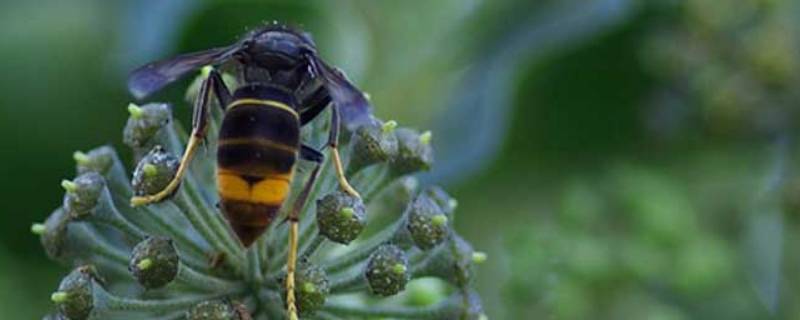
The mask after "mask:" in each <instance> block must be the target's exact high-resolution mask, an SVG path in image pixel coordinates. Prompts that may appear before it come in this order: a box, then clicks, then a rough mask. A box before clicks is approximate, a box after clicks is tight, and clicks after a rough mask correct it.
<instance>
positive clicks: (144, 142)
mask: <svg viewBox="0 0 800 320" xmlns="http://www.w3.org/2000/svg"><path fill="white" fill-rule="evenodd" d="M131 110H134V111H131ZM128 111H131V116H130V118H128V123H126V124H125V129H124V131H123V137H122V141H123V142H124V143H125V144H126V145H128V146H130V147H131V148H134V149H135V150H136V149H141V148H144V147H146V146H148V145H149V143H150V142H151V140H152V139H153V137H154V136H155V135H156V134H157V133H158V131H159V130H161V128H163V127H164V126H166V125H167V124H168V123H169V121H170V119H171V118H172V113H171V112H170V107H169V105H167V104H163V103H151V104H146V105H144V106H141V107H136V108H130V107H129V108H128Z"/></svg>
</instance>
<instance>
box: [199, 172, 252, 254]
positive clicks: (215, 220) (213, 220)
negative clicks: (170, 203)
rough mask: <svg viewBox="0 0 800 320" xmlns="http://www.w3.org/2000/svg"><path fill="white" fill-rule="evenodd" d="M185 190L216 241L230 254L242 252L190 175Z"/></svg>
mask: <svg viewBox="0 0 800 320" xmlns="http://www.w3.org/2000/svg"><path fill="white" fill-rule="evenodd" d="M186 189H187V191H188V193H189V196H190V197H191V198H192V200H194V201H195V203H197V204H200V209H201V210H200V212H199V213H200V214H201V215H202V216H203V218H204V220H205V221H208V222H209V226H210V228H211V232H213V233H214V235H215V236H216V237H217V238H218V239H221V240H222V241H223V243H224V244H225V246H227V247H228V249H229V250H231V252H233V253H240V251H242V250H241V246H240V245H239V243H238V241H237V240H236V239H234V238H233V236H232V234H233V233H232V232H231V231H229V230H228V227H227V226H226V224H225V222H224V221H222V219H221V217H220V216H219V215H218V214H217V213H216V212H214V211H212V210H211V209H210V208H211V207H212V206H211V205H210V204H209V203H208V202H207V201H206V200H205V198H204V197H203V195H202V194H200V191H199V189H198V185H197V182H196V180H195V178H194V177H192V176H191V175H189V176H188V177H187V183H186ZM239 257H241V255H239Z"/></svg>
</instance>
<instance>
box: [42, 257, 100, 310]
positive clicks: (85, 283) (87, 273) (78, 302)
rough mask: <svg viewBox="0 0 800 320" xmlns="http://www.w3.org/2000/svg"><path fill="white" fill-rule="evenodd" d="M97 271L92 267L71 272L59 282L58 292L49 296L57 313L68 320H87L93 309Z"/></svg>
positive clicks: (84, 267) (79, 268) (83, 267)
mask: <svg viewBox="0 0 800 320" xmlns="http://www.w3.org/2000/svg"><path fill="white" fill-rule="evenodd" d="M97 279H98V277H97V271H96V270H95V269H94V267H92V266H82V267H78V268H76V269H75V270H73V271H72V272H71V273H70V274H68V275H67V276H66V277H64V279H63V280H61V284H59V286H58V291H56V292H54V293H53V294H52V295H51V296H50V300H52V301H53V303H55V304H56V306H57V307H58V310H59V312H61V314H62V315H64V316H65V317H66V318H67V319H70V320H83V319H88V318H89V315H90V314H91V313H92V309H94V291H95V285H97V283H96V281H97Z"/></svg>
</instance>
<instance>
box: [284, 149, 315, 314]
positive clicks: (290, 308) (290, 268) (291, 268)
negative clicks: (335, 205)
mask: <svg viewBox="0 0 800 320" xmlns="http://www.w3.org/2000/svg"><path fill="white" fill-rule="evenodd" d="M300 156H301V157H302V158H303V159H305V160H309V161H313V162H315V163H316V164H315V165H314V170H313V171H311V175H310V176H309V177H308V180H307V181H306V183H305V185H304V186H303V190H302V191H301V192H300V194H299V195H298V196H297V199H296V200H295V202H294V205H293V206H292V210H291V211H290V212H289V216H288V217H287V219H288V220H289V254H288V255H287V258H286V306H287V307H286V309H287V310H286V312H287V313H288V315H289V319H290V320H297V306H296V304H295V296H294V288H295V283H294V275H295V268H296V266H297V237H298V233H299V232H298V222H299V220H300V211H301V210H302V209H303V206H305V204H306V201H308V196H309V194H310V193H311V189H312V187H313V186H314V183H315V182H316V181H317V176H318V175H319V168H320V164H321V163H322V158H323V155H322V154H321V153H319V152H318V151H316V150H314V149H313V148H311V147H307V146H302V148H301V150H300Z"/></svg>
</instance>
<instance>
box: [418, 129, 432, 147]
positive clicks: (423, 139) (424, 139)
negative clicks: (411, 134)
mask: <svg viewBox="0 0 800 320" xmlns="http://www.w3.org/2000/svg"><path fill="white" fill-rule="evenodd" d="M431 139H433V132H430V131H425V132H423V133H422V134H420V135H419V143H421V144H425V145H427V144H430V143H431Z"/></svg>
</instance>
